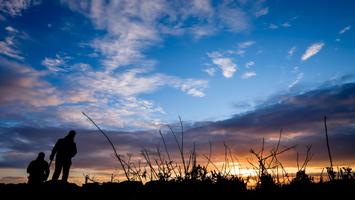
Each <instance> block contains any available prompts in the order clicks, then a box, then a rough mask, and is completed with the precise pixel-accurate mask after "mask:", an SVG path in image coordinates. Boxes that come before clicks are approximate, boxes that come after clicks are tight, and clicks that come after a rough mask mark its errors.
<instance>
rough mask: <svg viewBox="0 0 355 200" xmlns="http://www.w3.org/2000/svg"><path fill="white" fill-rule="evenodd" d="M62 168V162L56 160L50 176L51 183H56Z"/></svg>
mask: <svg viewBox="0 0 355 200" xmlns="http://www.w3.org/2000/svg"><path fill="white" fill-rule="evenodd" d="M62 167H63V162H61V161H59V160H56V161H55V169H54V173H53V176H52V181H57V180H58V178H59V175H60V171H61V170H62Z"/></svg>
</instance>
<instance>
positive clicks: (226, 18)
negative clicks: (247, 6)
mask: <svg viewBox="0 0 355 200" xmlns="http://www.w3.org/2000/svg"><path fill="white" fill-rule="evenodd" d="M218 13H219V16H218V17H219V20H220V23H221V24H222V25H224V27H226V28H227V30H230V31H232V32H241V31H243V30H247V29H248V28H249V26H250V25H249V21H248V20H249V19H248V16H247V14H246V13H245V12H244V11H243V10H242V9H240V8H238V7H232V6H229V5H228V4H227V3H222V5H220V6H219V7H218Z"/></svg>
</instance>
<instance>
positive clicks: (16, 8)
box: [0, 0, 39, 17]
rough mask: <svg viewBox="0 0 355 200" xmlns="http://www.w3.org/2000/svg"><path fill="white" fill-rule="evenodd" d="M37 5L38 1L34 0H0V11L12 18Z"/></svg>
mask: <svg viewBox="0 0 355 200" xmlns="http://www.w3.org/2000/svg"><path fill="white" fill-rule="evenodd" d="M38 4H39V1H34V0H10V1H8V0H0V10H1V12H3V13H6V14H8V15H10V16H12V17H14V16H18V15H21V13H22V12H23V11H24V10H26V9H28V8H30V7H31V6H34V5H38Z"/></svg>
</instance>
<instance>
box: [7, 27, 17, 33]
mask: <svg viewBox="0 0 355 200" xmlns="http://www.w3.org/2000/svg"><path fill="white" fill-rule="evenodd" d="M5 30H6V31H8V32H13V33H17V32H18V30H16V29H15V28H13V27H11V26H7V27H6V28H5Z"/></svg>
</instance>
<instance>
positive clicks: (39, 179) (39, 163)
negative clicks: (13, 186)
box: [27, 152, 49, 184]
mask: <svg viewBox="0 0 355 200" xmlns="http://www.w3.org/2000/svg"><path fill="white" fill-rule="evenodd" d="M44 157H45V154H44V153H43V152H40V153H39V154H38V156H37V158H36V160H33V161H31V162H30V164H29V165H28V167H27V173H29V174H30V175H29V176H28V183H29V184H40V183H43V182H44V181H46V180H47V178H48V175H49V166H48V162H47V161H45V160H44Z"/></svg>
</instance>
